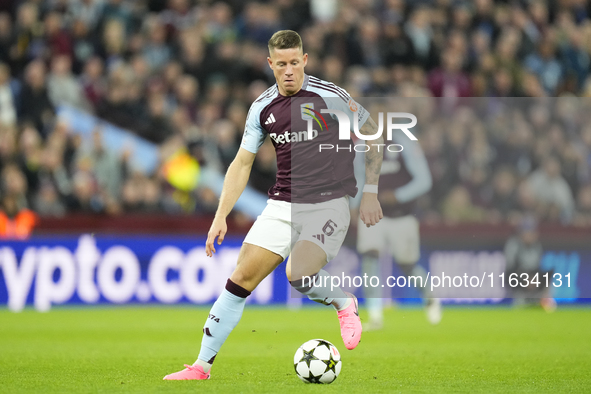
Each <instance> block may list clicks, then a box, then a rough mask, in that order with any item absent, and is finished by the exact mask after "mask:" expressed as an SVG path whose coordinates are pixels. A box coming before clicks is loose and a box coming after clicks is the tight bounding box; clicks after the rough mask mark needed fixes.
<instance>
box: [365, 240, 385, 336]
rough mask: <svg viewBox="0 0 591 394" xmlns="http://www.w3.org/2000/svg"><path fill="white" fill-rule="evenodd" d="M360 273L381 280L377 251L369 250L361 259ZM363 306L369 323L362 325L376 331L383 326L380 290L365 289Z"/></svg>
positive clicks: (376, 288)
mask: <svg viewBox="0 0 591 394" xmlns="http://www.w3.org/2000/svg"><path fill="white" fill-rule="evenodd" d="M361 258H362V260H361V271H362V272H363V273H364V274H367V276H368V277H372V276H377V277H378V278H381V272H380V264H379V253H378V251H377V250H370V251H369V252H366V253H364V254H363V256H362V257H361ZM364 295H365V305H366V307H367V312H368V313H369V323H368V324H366V325H364V328H366V329H367V330H378V329H380V328H382V326H383V324H384V306H383V301H382V289H381V288H378V287H371V286H370V287H365V288H364Z"/></svg>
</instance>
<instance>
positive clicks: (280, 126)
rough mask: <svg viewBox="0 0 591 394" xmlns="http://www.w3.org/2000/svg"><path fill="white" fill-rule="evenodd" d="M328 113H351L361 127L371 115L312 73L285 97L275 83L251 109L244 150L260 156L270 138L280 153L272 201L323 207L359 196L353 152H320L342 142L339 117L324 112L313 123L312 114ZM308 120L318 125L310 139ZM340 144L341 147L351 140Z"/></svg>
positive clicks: (335, 87) (341, 91) (343, 93)
mask: <svg viewBox="0 0 591 394" xmlns="http://www.w3.org/2000/svg"><path fill="white" fill-rule="evenodd" d="M323 109H336V110H340V111H342V112H344V113H346V114H347V115H349V118H350V121H351V122H350V124H351V125H353V124H354V122H353V120H354V117H357V120H358V124H359V127H360V128H361V127H362V126H363V124H364V123H365V122H366V121H367V119H368V118H369V113H368V111H366V110H365V108H363V107H362V106H360V105H358V104H357V103H356V102H355V101H354V100H353V99H352V98H351V97H350V96H349V94H348V93H347V92H346V91H345V90H343V89H341V88H339V87H338V86H336V85H334V84H332V83H329V82H326V81H322V80H320V79H318V78H315V77H313V76H309V75H305V77H304V82H303V85H302V89H301V90H300V91H299V92H298V93H296V94H295V95H293V96H289V97H288V96H282V95H281V94H280V93H279V90H278V88H277V85H274V86H272V87H271V88H269V89H267V90H266V91H265V92H264V93H263V94H262V95H261V96H260V97H259V98H258V99H257V100H256V101H255V102H254V103H253V104H252V106H251V107H250V110H249V113H248V117H247V120H246V129H245V132H244V136H243V139H242V144H241V146H242V148H244V149H246V150H247V151H249V152H252V153H256V152H257V151H258V149H259V148H260V146H261V145H262V144H263V142H264V141H265V138H266V137H267V135H269V136H270V138H271V141H272V143H273V146H274V147H275V151H276V154H277V179H276V183H275V185H274V186H273V187H272V188H271V189H270V190H269V197H270V198H271V199H274V200H281V201H288V202H302V203H318V202H324V201H328V200H332V199H335V198H339V197H343V196H345V195H350V196H355V195H356V193H357V187H356V182H355V176H354V171H353V159H354V156H355V153H354V151H353V150H352V149H351V150H350V151H349V150H347V149H341V150H335V151H323V152H319V146H320V144H333V145H337V144H338V143H339V139H338V138H339V133H338V130H339V125H338V122H337V120H336V119H335V118H333V117H331V116H329V115H328V114H324V116H323V117H322V118H321V120H320V121H318V123H316V122H315V121H313V120H311V119H313V117H312V114H321V112H322V110H323ZM311 110H313V111H311ZM308 121H313V122H314V132H313V134H312V137H313V138H312V140H309V138H308V133H307V129H308ZM340 142H341V145H342V142H348V141H340Z"/></svg>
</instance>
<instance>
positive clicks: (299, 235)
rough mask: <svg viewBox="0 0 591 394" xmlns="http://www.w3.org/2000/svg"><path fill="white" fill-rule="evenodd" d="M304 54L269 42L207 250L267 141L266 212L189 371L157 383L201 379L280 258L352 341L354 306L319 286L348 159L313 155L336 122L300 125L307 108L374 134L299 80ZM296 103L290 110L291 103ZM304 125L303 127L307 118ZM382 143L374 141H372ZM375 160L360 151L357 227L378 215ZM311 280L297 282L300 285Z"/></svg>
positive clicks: (291, 36) (333, 248)
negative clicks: (261, 84) (260, 85)
mask: <svg viewBox="0 0 591 394" xmlns="http://www.w3.org/2000/svg"><path fill="white" fill-rule="evenodd" d="M307 60H308V54H305V53H304V52H303V48H302V40H301V37H300V36H299V35H298V34H297V33H296V32H294V31H291V30H282V31H279V32H277V33H275V34H274V35H273V37H271V39H270V40H269V57H268V63H269V67H270V68H271V69H272V70H273V73H274V76H275V79H276V84H275V85H274V86H272V87H271V88H269V89H267V90H266V91H265V92H264V93H263V94H262V95H261V96H260V97H259V98H258V99H257V100H256V101H255V102H254V103H253V104H252V106H251V108H250V110H249V113H248V116H247V120H246V128H245V132H244V136H243V139H242V143H241V147H240V149H239V151H238V153H237V155H236V158H235V159H234V161H233V162H232V164H231V165H230V167H229V168H228V172H227V173H226V178H225V181H224V187H223V191H222V194H221V197H220V202H219V206H218V209H217V212H216V215H215V218H214V220H213V223H212V225H211V228H210V230H209V233H208V237H207V242H206V253H207V255H208V256H209V257H211V256H212V254H213V253H215V252H216V249H215V239H216V238H217V244H218V245H220V244H221V243H222V241H223V240H224V237H225V235H226V232H227V226H226V217H227V216H228V214H229V213H230V211H231V210H232V207H233V206H234V204H235V203H236V201H237V200H238V197H239V196H240V195H241V193H242V191H243V190H244V188H245V186H246V183H247V181H248V178H249V175H250V171H251V167H252V164H253V161H254V158H255V154H256V152H257V150H258V149H259V147H260V146H261V145H262V144H263V142H264V140H265V138H266V136H267V135H269V136H270V137H271V140H272V142H273V145H274V147H275V151H276V155H277V179H276V183H275V185H274V186H273V187H272V188H271V189H270V190H269V200H268V203H267V207H266V208H265V209H264V211H263V212H262V214H261V215H260V216H259V217H258V218H257V220H256V221H255V223H254V224H253V226H252V228H251V229H250V231H249V232H248V234H247V236H246V238H245V240H244V243H243V245H242V248H241V250H240V253H239V256H238V262H237V266H236V268H235V270H234V272H233V273H232V275H231V276H230V278H229V279H228V281H227V284H226V287H225V290H223V292H222V294H221V295H220V297H219V298H218V299H217V301H216V302H215V303H214V304H213V307H212V308H211V311H210V313H209V316H208V318H207V319H206V322H205V326H204V328H203V337H202V341H201V350H200V352H199V356H198V358H197V361H196V362H195V363H194V364H193V365H185V367H186V368H185V369H184V370H182V371H179V372H176V373H173V374H170V375H167V376H165V377H164V379H165V380H201V379H209V377H210V369H211V366H212V363H213V361H214V359H215V357H216V355H217V353H218V352H219V350H220V348H221V346H222V344H223V343H224V342H225V341H226V339H227V338H228V336H229V335H230V332H231V331H232V330H233V329H234V327H236V325H237V324H238V322H239V320H240V318H241V316H242V312H243V310H244V305H245V303H246V297H248V296H249V295H250V294H251V292H252V291H253V290H254V289H255V288H256V287H257V285H258V284H259V283H260V282H261V281H262V280H263V279H264V278H265V277H267V275H269V274H270V273H271V272H273V270H274V269H275V268H276V267H277V266H278V265H279V264H280V263H281V262H282V261H283V260H284V259H285V258H287V257H288V256H289V259H288V262H287V268H286V274H287V277H288V279H289V280H290V283H291V285H292V287H293V288H295V289H296V290H297V291H299V292H300V293H302V294H304V295H306V296H308V297H309V298H310V299H311V300H314V301H316V302H319V303H322V304H325V305H332V306H333V307H334V308H335V309H336V311H337V316H338V319H339V323H340V327H341V336H342V338H343V341H344V343H345V346H346V347H347V349H353V348H355V347H356V346H357V344H358V343H359V340H360V339H361V331H362V327H361V321H360V320H359V314H358V305H357V299H356V298H355V296H353V295H352V294H348V293H345V292H344V291H343V290H341V289H340V288H336V289H334V290H330V289H329V287H323V286H322V282H323V281H322V279H323V278H326V277H328V276H329V275H328V273H327V272H326V271H324V270H322V268H323V267H324V266H325V265H326V263H327V262H328V261H329V260H331V259H332V258H333V257H334V256H335V255H336V254H337V252H338V250H339V248H340V246H341V244H342V242H343V240H344V237H345V235H346V233H347V229H348V227H349V222H350V211H349V197H348V196H355V195H356V193H357V187H356V181H355V176H354V171H353V157H354V152H353V151H352V150H351V151H347V150H346V149H345V150H340V151H339V150H335V149H333V150H327V151H326V150H325V151H324V152H320V151H319V144H320V143H322V144H326V145H324V146H329V145H331V144H332V145H333V146H335V145H337V144H338V143H339V140H338V138H339V132H338V130H339V123H338V121H337V118H336V117H335V118H333V117H331V116H326V117H325V118H323V119H324V122H325V124H326V127H327V130H326V131H323V132H322V133H319V132H318V130H315V131H316V132H315V133H312V134H311V136H312V137H314V138H313V139H309V138H308V137H309V135H308V134H309V133H306V132H301V131H302V130H303V131H305V130H307V125H308V120H307V119H309V116H310V114H311V113H313V112H311V110H312V109H313V110H314V111H315V112H316V113H317V114H321V111H322V110H323V109H325V110H326V109H332V110H339V111H342V112H344V113H346V114H347V116H348V117H349V120H350V123H351V125H353V124H354V122H353V121H354V120H355V117H356V120H357V121H358V125H359V131H360V132H361V133H363V134H366V135H373V134H376V132H377V131H378V128H377V125H376V124H375V122H374V121H373V120H372V119H371V118H370V117H369V113H368V112H367V111H366V110H365V109H364V108H363V107H361V106H360V105H357V104H356V103H355V101H354V100H352V99H351V98H350V97H349V95H348V94H347V93H346V92H345V91H344V90H343V89H341V88H339V87H337V86H335V85H334V84H331V83H328V82H325V81H322V80H320V79H318V78H315V77H312V76H309V75H306V74H305V73H304V67H305V66H306V63H307ZM296 99H297V100H303V101H304V102H305V103H304V104H301V105H300V104H297V105H293V104H292V100H296ZM310 122H311V121H310ZM374 141H375V143H376V144H380V143H382V142H383V138H382V137H381V136H380V137H379V138H378V139H376V140H374ZM381 164H382V154H381V152H378V150H377V149H370V150H369V151H368V152H367V154H366V174H365V175H366V186H365V187H364V189H365V190H366V192H364V193H363V197H362V199H361V205H360V217H361V220H362V221H363V223H364V225H366V226H373V225H375V224H376V223H378V222H379V221H380V219H381V218H382V216H383V215H382V210H381V208H380V204H379V202H378V199H377V184H378V178H379V169H380V167H381ZM305 277H308V278H313V280H310V279H308V281H305V280H304V278H305Z"/></svg>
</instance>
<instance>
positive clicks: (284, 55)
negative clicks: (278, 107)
mask: <svg viewBox="0 0 591 394" xmlns="http://www.w3.org/2000/svg"><path fill="white" fill-rule="evenodd" d="M267 61H268V62H269V67H271V69H272V70H273V74H275V79H276V80H277V86H278V87H279V93H281V94H282V95H284V96H292V95H294V94H296V93H297V92H299V91H300V89H301V88H302V84H303V83H304V67H305V66H306V64H307V63H308V54H307V53H303V51H302V49H301V48H289V49H274V50H273V51H271V57H268V58H267Z"/></svg>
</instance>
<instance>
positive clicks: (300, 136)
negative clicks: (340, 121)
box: [269, 129, 318, 145]
mask: <svg viewBox="0 0 591 394" xmlns="http://www.w3.org/2000/svg"><path fill="white" fill-rule="evenodd" d="M269 137H271V139H272V140H273V142H275V144H277V145H282V144H286V143H290V142H302V141H308V140H310V138H308V132H307V131H296V132H293V133H290V132H289V131H288V130H286V131H284V132H283V133H269ZM316 137H318V130H316V129H314V130H312V138H311V139H314V138H316Z"/></svg>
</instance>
